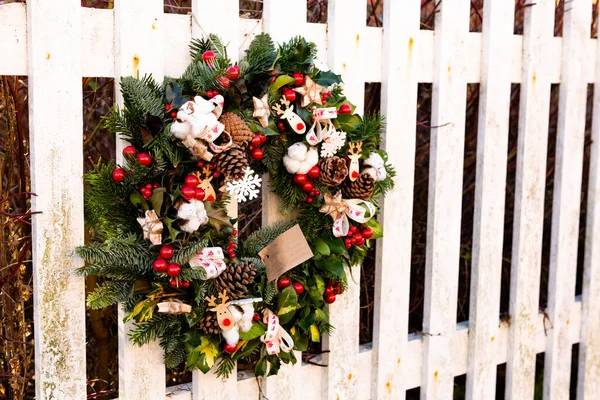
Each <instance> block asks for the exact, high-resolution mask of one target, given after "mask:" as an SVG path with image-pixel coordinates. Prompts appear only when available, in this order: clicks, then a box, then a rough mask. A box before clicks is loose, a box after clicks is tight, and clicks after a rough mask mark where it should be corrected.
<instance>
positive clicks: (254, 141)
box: [250, 135, 261, 147]
mask: <svg viewBox="0 0 600 400" xmlns="http://www.w3.org/2000/svg"><path fill="white" fill-rule="evenodd" d="M260 144H261V141H260V136H258V135H254V137H253V138H252V141H251V142H250V146H252V147H258V146H260Z"/></svg>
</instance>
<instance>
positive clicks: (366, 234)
mask: <svg viewBox="0 0 600 400" xmlns="http://www.w3.org/2000/svg"><path fill="white" fill-rule="evenodd" d="M362 236H363V237H364V238H365V239H371V238H372V237H373V229H371V228H369V227H367V228H364V229H363V230H362Z"/></svg>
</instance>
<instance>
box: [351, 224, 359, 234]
mask: <svg viewBox="0 0 600 400" xmlns="http://www.w3.org/2000/svg"><path fill="white" fill-rule="evenodd" d="M357 230H358V228H357V227H356V226H354V225H350V232H351V233H354V232H356V231H357Z"/></svg>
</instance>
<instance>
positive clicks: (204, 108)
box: [194, 96, 215, 114]
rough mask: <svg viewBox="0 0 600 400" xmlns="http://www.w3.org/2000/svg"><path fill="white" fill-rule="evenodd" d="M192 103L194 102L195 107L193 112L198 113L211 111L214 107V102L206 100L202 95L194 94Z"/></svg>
mask: <svg viewBox="0 0 600 400" xmlns="http://www.w3.org/2000/svg"><path fill="white" fill-rule="evenodd" d="M194 103H195V107H196V109H195V110H194V112H196V113H200V114H208V113H212V111H213V110H214V108H215V105H214V103H212V102H210V101H208V100H206V99H205V98H204V97H202V96H196V97H194Z"/></svg>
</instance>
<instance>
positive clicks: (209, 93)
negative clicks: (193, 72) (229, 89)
mask: <svg viewBox="0 0 600 400" xmlns="http://www.w3.org/2000/svg"><path fill="white" fill-rule="evenodd" d="M218 94H219V92H217V91H216V90H208V91H207V92H206V97H208V98H209V99H212V98H213V97H215V96H216V95H218Z"/></svg>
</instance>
